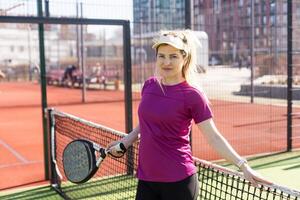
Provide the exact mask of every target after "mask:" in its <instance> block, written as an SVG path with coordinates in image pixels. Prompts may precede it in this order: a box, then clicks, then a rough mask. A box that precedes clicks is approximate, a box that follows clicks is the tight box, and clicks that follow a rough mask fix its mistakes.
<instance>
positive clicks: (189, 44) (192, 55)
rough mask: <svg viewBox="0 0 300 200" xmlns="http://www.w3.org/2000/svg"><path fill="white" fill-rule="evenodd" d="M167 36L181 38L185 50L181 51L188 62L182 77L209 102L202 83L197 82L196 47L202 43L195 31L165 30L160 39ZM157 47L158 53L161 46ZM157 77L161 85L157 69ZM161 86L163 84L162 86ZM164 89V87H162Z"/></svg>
mask: <svg viewBox="0 0 300 200" xmlns="http://www.w3.org/2000/svg"><path fill="white" fill-rule="evenodd" d="M162 35H164V36H166V35H171V36H174V37H179V38H180V39H181V40H182V42H183V44H184V45H183V49H180V50H181V52H182V54H183V57H184V59H185V60H186V62H185V64H184V66H183V68H182V77H183V78H184V79H185V80H186V82H187V83H188V84H189V85H191V86H193V87H194V88H196V89H198V90H199V91H200V92H202V93H203V95H204V96H205V98H206V100H208V98H207V96H206V95H205V93H204V92H203V90H202V87H201V86H200V83H199V82H198V81H197V71H196V70H197V65H196V61H197V51H196V48H197V46H196V45H199V46H201V43H200V41H199V40H198V38H197V37H196V35H195V34H194V33H193V31H191V30H189V29H186V30H169V31H168V30H167V31H166V30H164V31H160V32H159V37H160V36H162ZM154 42H158V40H157V39H155V38H154ZM154 46H156V48H155V49H156V53H157V50H158V48H159V46H160V45H155V44H154ZM154 76H155V77H157V79H158V80H160V81H159V83H161V77H160V75H159V73H158V71H157V68H156V69H155V74H154ZM160 85H161V84H160ZM161 88H162V87H161Z"/></svg>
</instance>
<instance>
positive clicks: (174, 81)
mask: <svg viewBox="0 0 300 200" xmlns="http://www.w3.org/2000/svg"><path fill="white" fill-rule="evenodd" d="M161 81H162V84H164V85H176V84H178V83H182V82H184V81H185V78H183V77H179V78H176V79H167V78H164V77H162V80H161Z"/></svg>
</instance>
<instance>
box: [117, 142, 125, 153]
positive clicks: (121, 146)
mask: <svg viewBox="0 0 300 200" xmlns="http://www.w3.org/2000/svg"><path fill="white" fill-rule="evenodd" d="M116 150H117V152H118V153H125V152H126V147H125V145H124V144H123V143H122V142H120V143H119V144H117V146H116Z"/></svg>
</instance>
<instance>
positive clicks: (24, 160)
mask: <svg viewBox="0 0 300 200" xmlns="http://www.w3.org/2000/svg"><path fill="white" fill-rule="evenodd" d="M0 144H1V145H3V146H4V147H5V148H6V149H8V150H9V151H10V152H11V153H12V154H14V156H16V157H17V159H19V160H20V161H21V162H22V163H28V162H29V161H28V160H27V159H26V158H24V157H23V156H22V155H21V154H19V153H18V152H17V151H16V150H14V149H13V148H12V147H11V146H9V145H8V144H6V143H5V142H3V141H2V140H1V139H0Z"/></svg>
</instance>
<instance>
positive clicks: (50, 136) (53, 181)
mask: <svg viewBox="0 0 300 200" xmlns="http://www.w3.org/2000/svg"><path fill="white" fill-rule="evenodd" d="M53 110H54V109H53V108H48V109H47V110H46V111H47V122H48V126H47V127H48V157H49V158H50V159H49V162H48V166H49V169H50V170H49V174H48V176H49V179H50V184H51V186H52V187H58V186H59V182H58V180H59V179H58V175H57V173H56V171H55V163H54V162H53V156H54V155H52V154H53V153H52V150H53V148H54V144H53V143H54V142H55V134H52V130H54V128H55V127H54V126H55V123H54V117H53V113H52V112H53Z"/></svg>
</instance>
